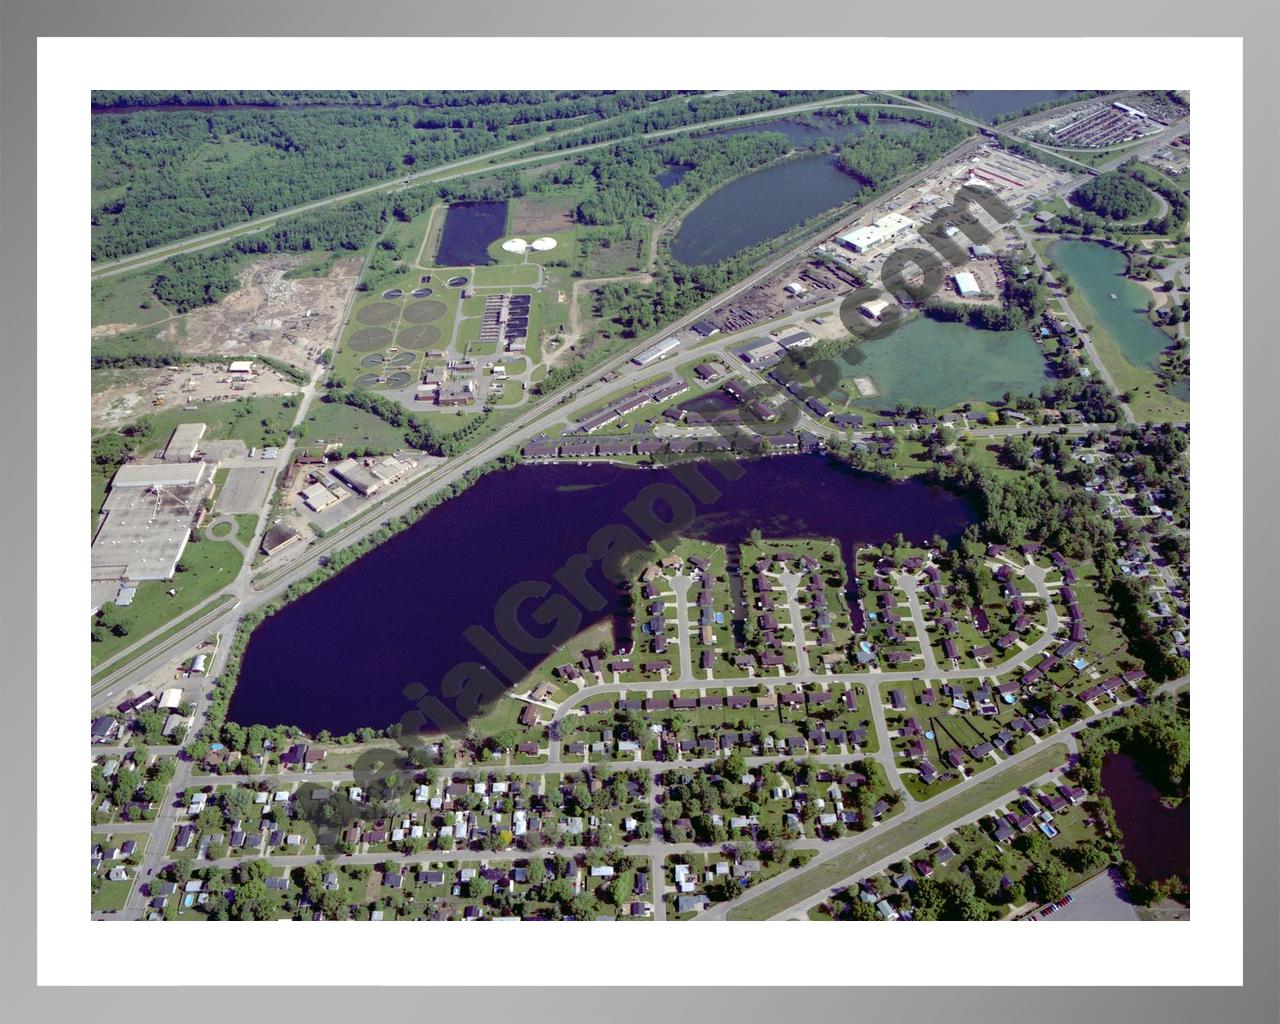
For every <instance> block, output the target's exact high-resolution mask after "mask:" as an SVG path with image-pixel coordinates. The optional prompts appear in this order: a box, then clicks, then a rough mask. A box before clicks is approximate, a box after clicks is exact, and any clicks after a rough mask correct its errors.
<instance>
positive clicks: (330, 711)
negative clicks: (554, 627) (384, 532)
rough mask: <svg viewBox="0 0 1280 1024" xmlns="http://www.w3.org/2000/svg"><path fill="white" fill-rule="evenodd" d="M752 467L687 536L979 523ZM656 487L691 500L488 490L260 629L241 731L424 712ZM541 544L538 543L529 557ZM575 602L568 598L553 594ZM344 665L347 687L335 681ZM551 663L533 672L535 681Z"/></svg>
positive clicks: (944, 495)
mask: <svg viewBox="0 0 1280 1024" xmlns="http://www.w3.org/2000/svg"><path fill="white" fill-rule="evenodd" d="M737 465H740V466H741V468H742V470H743V473H742V475H741V476H740V477H738V478H737V479H734V480H729V479H722V478H721V477H720V475H719V473H718V472H717V470H716V468H715V466H714V464H713V463H709V464H707V468H706V470H705V475H706V476H707V477H708V478H709V479H711V480H712V481H713V482H714V483H715V485H716V487H717V488H718V489H719V490H720V491H721V497H720V498H719V499H717V500H716V501H714V502H708V503H706V504H703V505H702V506H700V507H699V509H698V515H697V519H696V521H695V522H694V523H693V525H692V526H691V527H690V528H689V529H688V530H687V531H685V532H686V534H687V535H688V536H691V537H695V538H698V539H702V540H709V541H714V542H717V543H729V542H732V541H740V540H743V539H745V538H746V536H747V534H748V533H749V532H750V531H751V530H752V529H759V530H761V531H762V532H763V533H764V535H765V536H767V537H784V538H792V537H797V536H806V535H812V536H818V537H838V538H840V539H841V540H842V542H843V543H844V546H845V548H846V551H847V552H850V553H851V552H852V550H853V547H854V546H855V545H857V544H862V543H868V544H879V543H882V542H883V541H885V540H888V539H889V538H891V537H892V536H893V535H894V534H895V533H898V532H902V533H904V534H905V535H906V536H908V537H912V538H916V539H918V540H925V539H928V538H929V537H932V536H933V535H934V534H938V535H940V536H943V537H951V538H955V537H957V536H958V535H959V534H960V533H961V532H962V531H963V529H964V528H965V526H967V525H968V524H969V523H970V522H972V521H973V515H974V512H973V509H972V508H971V507H970V506H969V504H968V503H967V502H966V501H965V500H963V499H962V498H960V497H958V496H956V495H955V494H952V493H950V492H949V491H945V490H942V489H941V488H937V487H932V486H929V485H926V484H923V483H919V482H915V481H906V482H890V481H886V480H881V479H878V478H875V477H871V476H868V475H866V474H862V473H859V472H857V471H855V470H851V469H848V468H847V467H844V466H842V465H840V464H838V463H836V462H833V461H831V460H829V459H828V458H827V457H825V456H811V455H792V456H775V457H772V458H766V459H759V460H754V461H750V462H743V463H738V464H737ZM655 483H675V486H677V487H678V486H680V485H679V484H678V483H676V482H675V478H673V477H672V476H671V474H670V472H669V471H666V470H657V471H654V470H644V469H628V468H622V467H617V466H603V465H598V466H574V465H558V466H521V467H517V468H515V469H510V470H505V471H501V472H497V473H491V474H489V475H488V476H486V477H483V478H482V479H481V480H479V481H478V482H477V483H476V484H475V485H474V486H472V487H471V488H470V489H468V490H467V491H466V492H464V493H463V494H462V495H461V496H459V497H457V498H454V499H452V500H451V501H448V502H446V503H445V504H443V505H441V506H440V507H438V508H436V509H433V510H432V511H431V512H429V513H427V514H426V515H425V516H424V517H423V518H422V519H421V520H419V521H418V522H417V523H416V524H415V525H413V526H412V527H410V528H409V529H407V530H405V531H404V532H403V533H400V534H398V535H397V536H395V537H393V538H391V539H390V540H388V541H387V542H386V543H384V544H382V545H381V546H379V547H378V548H375V549H374V550H373V551H371V552H370V553H369V554H367V555H365V556H364V557H363V558H361V559H360V560H359V561H357V562H356V563H354V564H353V565H351V566H348V567H347V568H346V569H344V570H343V571H342V572H340V573H338V575H336V576H335V577H333V578H332V579H330V580H328V581H327V582H325V583H324V584H322V585H321V586H320V587H318V588H317V589H316V590H313V591H312V592H311V593H309V594H307V595H305V596H304V597H302V598H300V599H299V600H297V601H295V602H293V603H292V604H290V605H288V606H286V607H285V608H283V609H281V610H280V611H278V612H277V613H276V614H274V615H272V616H271V617H269V618H268V619H267V620H266V621H265V622H264V623H263V624H262V625H261V626H259V627H258V629H257V630H256V631H255V632H254V633H253V636H252V639H251V640H250V642H249V646H248V648H247V650H246V651H245V655H244V661H243V666H242V668H241V672H240V679H239V683H238V684H237V686H236V691H235V696H234V698H233V700H232V703H231V709H230V718H231V720H232V721H235V722H239V723H240V724H242V725H251V724H253V723H255V722H257V723H263V724H271V725H275V724H279V723H289V724H294V725H298V726H301V727H302V728H303V729H305V730H307V731H308V732H312V733H315V732H317V731H319V730H321V729H327V730H329V731H330V732H332V733H334V734H342V733H345V732H348V731H349V730H353V729H358V728H360V727H361V726H373V727H382V726H385V725H388V724H389V723H391V722H393V721H397V720H399V718H400V716H401V715H403V714H404V713H405V712H406V711H408V710H409V707H410V704H409V702H408V701H407V699H406V698H405V697H404V695H403V691H404V689H405V687H406V686H408V685H409V684H410V683H415V682H418V683H422V684H423V685H424V686H426V687H427V688H428V689H431V690H434V689H435V688H438V687H439V685H440V681H441V679H442V678H443V676H444V675H445V673H446V672H448V671H449V669H451V668H452V667H454V666H455V665H458V664H461V663H463V662H466V661H471V660H474V659H476V658H477V657H478V655H477V653H476V651H475V649H474V648H473V647H472V646H471V645H470V643H469V642H468V641H467V640H466V638H465V637H464V634H465V633H466V631H467V630H468V629H469V628H470V627H472V626H487V627H488V628H490V629H492V628H493V621H494V608H495V605H496V604H497V602H498V599H499V597H500V596H501V595H502V594H503V592H504V591H506V590H507V588H508V587H510V586H511V585H512V584H515V583H519V582H522V581H525V580H532V581H538V582H541V581H547V582H548V583H551V582H552V581H553V578H554V577H553V574H554V573H555V571H556V570H557V569H559V568H560V567H561V566H562V565H564V563H565V562H566V560H567V559H569V558H570V557H572V556H573V555H577V554H580V553H582V551H583V546H584V544H585V543H586V540H587V538H589V537H590V536H591V535H592V533H593V532H594V531H596V530H598V529H600V528H601V527H603V526H607V525H610V524H614V523H625V522H627V520H626V518H625V515H626V514H625V512H624V507H625V506H626V505H627V503H628V502H631V501H633V500H635V499H636V497H637V495H638V494H640V492H641V490H642V489H643V488H645V487H648V486H650V485H652V484H655ZM800 495H803V498H800V497H799V496H800ZM495 509H501V510H502V514H501V516H499V517H495V516H494V510H495ZM499 522H505V523H519V524H520V529H519V530H517V531H513V532H506V531H501V530H496V529H495V530H493V531H490V535H489V540H488V541H487V542H486V543H484V544H476V543H474V540H475V536H476V530H477V527H478V526H479V525H480V524H482V523H490V524H493V525H495V526H496V525H497V524H498V523H499ZM530 536H535V537H538V538H539V541H538V543H537V544H535V545H530V544H527V543H526V542H525V541H526V539H527V538H528V537H530ZM504 538H505V539H504ZM592 579H593V582H594V584H595V585H596V586H597V589H600V590H601V592H602V593H606V594H609V595H613V594H614V593H616V588H615V587H614V586H613V585H612V584H609V583H606V582H605V581H604V579H603V577H602V576H600V575H599V574H598V573H596V574H594V575H593V577H592ZM561 592H562V591H561V589H560V587H559V586H558V585H553V586H552V589H551V591H550V594H556V593H561ZM549 596H550V595H549ZM539 603H540V602H530V604H531V606H532V607H535V608H536V606H537V604H539ZM612 612H613V608H612V605H610V606H609V607H606V608H604V609H601V610H599V611H597V612H593V613H589V614H585V615H584V618H583V622H582V626H583V628H585V627H587V626H589V625H591V624H592V623H594V622H599V621H600V620H601V619H603V618H605V617H606V616H608V615H610V614H612ZM338 621H340V622H341V623H342V626H341V630H340V633H339V634H338V635H335V633H334V631H333V629H334V623H335V622H338ZM530 628H531V631H533V632H535V633H541V632H545V627H536V626H531V627H530ZM313 640H314V642H312V641H313ZM342 651H348V652H349V653H350V657H344V656H343V654H342V653H341V652H342ZM335 658H338V659H339V663H340V664H341V671H334V666H335V661H334V659H335ZM539 660H541V655H538V656H529V658H528V665H527V667H529V668H532V667H533V666H534V665H535V664H537V662H538V661H539Z"/></svg>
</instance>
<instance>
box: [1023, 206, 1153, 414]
mask: <svg viewBox="0 0 1280 1024" xmlns="http://www.w3.org/2000/svg"><path fill="white" fill-rule="evenodd" d="M1013 229H1014V231H1016V232H1017V233H1018V237H1019V238H1021V239H1022V241H1023V242H1024V243H1025V244H1026V246H1027V250H1028V251H1029V252H1030V253H1031V257H1032V259H1034V260H1035V264H1036V267H1037V268H1039V270H1040V272H1041V273H1043V274H1044V275H1045V280H1046V281H1047V282H1048V284H1049V287H1050V289H1051V290H1052V291H1053V293H1054V295H1055V296H1056V297H1058V298H1059V299H1061V300H1062V301H1061V302H1059V305H1060V306H1061V307H1062V315H1063V316H1064V317H1065V318H1066V321H1067V323H1069V324H1070V325H1071V326H1072V327H1073V328H1075V332H1076V336H1077V337H1078V338H1079V339H1080V343H1081V344H1082V345H1083V346H1084V350H1085V353H1086V354H1087V355H1088V356H1089V362H1090V363H1092V364H1093V369H1094V372H1095V373H1097V375H1098V376H1099V377H1101V378H1102V381H1103V383H1104V384H1106V385H1107V387H1108V388H1110V389H1111V393H1112V394H1113V395H1115V398H1116V402H1117V404H1119V406H1120V411H1121V412H1122V413H1123V414H1124V418H1125V422H1126V423H1133V422H1134V415H1133V410H1132V409H1131V408H1129V403H1128V402H1126V401H1125V400H1124V399H1123V398H1122V397H1121V391H1120V389H1119V388H1117V387H1116V382H1115V378H1114V377H1112V376H1111V371H1110V370H1109V369H1107V364H1106V363H1104V362H1103V361H1102V357H1101V356H1100V355H1098V350H1097V349H1096V348H1095V347H1094V345H1093V339H1092V338H1090V337H1089V332H1088V331H1086V330H1085V327H1084V324H1082V323H1081V322H1080V320H1079V318H1078V317H1077V316H1076V313H1075V310H1074V309H1072V307H1071V303H1070V302H1068V301H1067V296H1066V293H1065V292H1063V291H1062V285H1061V283H1060V282H1059V280H1058V278H1057V276H1056V275H1055V274H1054V273H1053V271H1051V270H1049V268H1048V265H1047V264H1046V263H1045V261H1044V260H1043V259H1041V257H1040V253H1039V252H1037V251H1036V247H1035V246H1034V245H1032V244H1031V235H1030V233H1029V232H1028V231H1027V229H1026V228H1024V227H1023V226H1022V225H1021V224H1017V223H1015V224H1014V225H1013Z"/></svg>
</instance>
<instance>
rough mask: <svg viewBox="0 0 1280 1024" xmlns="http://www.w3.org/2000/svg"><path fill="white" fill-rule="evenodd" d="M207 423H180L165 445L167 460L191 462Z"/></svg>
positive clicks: (165, 458)
mask: <svg viewBox="0 0 1280 1024" xmlns="http://www.w3.org/2000/svg"><path fill="white" fill-rule="evenodd" d="M205 429H206V427H205V424H203V423H179V424H178V425H177V426H176V427H174V428H173V433H172V434H171V435H170V436H169V443H168V444H166V445H165V446H164V461H165V462H190V461H191V460H192V458H194V457H195V454H196V448H197V446H199V444H200V439H201V438H203V437H204V432H205Z"/></svg>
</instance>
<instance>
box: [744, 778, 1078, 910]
mask: <svg viewBox="0 0 1280 1024" xmlns="http://www.w3.org/2000/svg"><path fill="white" fill-rule="evenodd" d="M1054 777H1055V773H1054V772H1045V773H1044V774H1043V775H1040V776H1038V777H1037V778H1035V779H1033V780H1032V781H1031V782H1029V783H1027V784H1026V785H1025V786H1023V787H1019V791H1021V790H1022V789H1025V788H1027V787H1031V788H1034V787H1036V786H1041V785H1044V784H1045V783H1046V782H1049V781H1051V780H1052V779H1053V778H1054ZM947 792H948V794H950V793H951V792H952V791H951V790H948V791H947ZM1014 793H1015V791H1014V790H1010V791H1009V792H1008V793H1003V794H1001V795H1000V796H998V797H996V799H994V800H989V801H988V802H987V803H985V804H983V805H982V806H981V807H979V808H978V809H977V810H976V811H974V812H972V813H971V814H966V815H962V816H961V817H959V818H956V819H954V820H952V821H950V822H948V823H947V824H945V825H943V826H942V827H941V828H936V829H934V830H933V831H932V832H930V833H929V834H928V835H926V836H923V837H922V838H920V839H918V840H916V841H915V842H913V843H909V844H907V845H906V846H904V847H901V848H900V849H897V850H894V851H893V853H891V854H889V855H888V856H886V857H881V858H880V859H879V860H877V861H873V862H872V863H870V864H868V865H867V866H866V867H864V868H862V869H861V870H859V871H857V872H855V873H854V874H852V875H849V876H848V877H846V878H844V879H842V880H841V881H839V882H837V883H836V884H835V885H832V886H828V887H827V888H826V889H824V890H823V891H822V892H820V893H818V895H816V896H813V897H811V898H809V899H807V900H803V901H802V902H800V903H796V904H794V905H792V906H790V907H788V908H787V909H786V910H783V911H781V912H779V913H777V914H774V915H773V917H771V918H769V920H770V921H805V920H808V917H809V911H810V910H812V909H813V908H814V907H818V906H821V905H822V904H823V903H825V902H826V901H827V900H828V899H830V898H831V896H832V894H833V893H836V892H839V891H840V890H841V889H847V888H849V887H850V886H852V885H854V884H856V883H857V882H858V881H859V880H861V879H863V878H870V877H871V876H872V875H874V874H877V873H878V872H881V871H883V870H884V869H885V868H887V867H888V866H889V865H890V864H894V863H897V862H898V861H900V860H902V859H903V858H905V857H908V856H910V855H911V854H912V853H914V852H915V851H917V850H923V849H924V848H925V847H927V846H929V845H930V844H931V843H938V842H941V841H942V840H944V839H946V838H947V836H949V835H951V833H953V832H954V831H955V830H956V829H958V828H960V827H961V826H962V825H968V824H971V823H972V822H975V821H981V820H982V819H983V818H985V817H986V816H987V815H988V814H991V813H992V812H994V811H997V810H999V809H1000V808H1002V807H1004V806H1005V805H1006V804H1008V803H1009V801H1010V799H1012V797H1013V796H1014ZM898 820H899V819H896V818H895V819H892V820H891V821H890V822H889V823H888V824H895V823H896V822H897V821H898ZM760 891H761V890H759V889H757V890H756V895H757V896H758V895H759V894H760Z"/></svg>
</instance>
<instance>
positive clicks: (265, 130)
mask: <svg viewBox="0 0 1280 1024" xmlns="http://www.w3.org/2000/svg"><path fill="white" fill-rule="evenodd" d="M823 95H827V94H824V93H818V92H805V93H788V92H785V91H777V92H759V93H735V94H732V95H729V96H692V97H690V96H684V95H676V94H673V93H672V92H670V91H651V92H610V93H599V92H555V93H552V92H519V91H514V92H498V91H493V92H480V93H477V92H439V93H436V92H426V93H417V92H414V93H407V92H381V93H372V94H364V93H324V92H279V91H274V92H273V91H263V92H258V91H242V92H232V93H210V92H194V93H182V92H177V93H175V92H157V91H152V92H145V91H144V92H128V91H123V92H100V93H97V94H95V96H94V102H95V105H96V106H97V107H98V108H99V109H101V108H110V107H120V106H123V107H125V108H126V109H125V111H124V112H122V113H107V114H99V115H98V116H95V117H94V118H93V119H92V184H93V205H92V213H91V223H92V227H93V234H92V256H93V258H94V259H95V260H108V259H115V258H117V257H121V256H126V255H129V254H131V253H135V252H140V251H142V250H145V249H148V248H150V247H153V246H156V245H161V244H164V243H165V242H170V241H173V240H175V239H179V238H185V237H188V236H190V235H194V234H199V233H201V232H205V231H213V230H218V229H222V228H226V227H230V226H234V225H235V224H239V223H243V222H244V221H246V220H250V219H252V218H254V217H259V216H263V215H265V214H270V213H274V212H277V211H279V210H283V209H288V208H289V207H292V206H296V205H298V204H300V203H304V202H307V201H309V200H313V199H318V198H321V197H324V196H329V195H333V194H335V193H339V192H344V191H348V190H350V189H355V188H359V187H360V186H362V185H368V184H373V183H379V182H385V181H389V180H392V179H394V178H395V176H396V175H397V174H406V173H411V172H412V171H413V170H415V169H422V168H424V167H433V166H436V165H438V164H441V163H447V162H449V161H453V160H459V159H463V158H466V157H474V156H477V155H480V154H482V153H486V152H488V151H490V150H493V149H495V148H498V147H500V146H502V145H504V144H510V143H516V142H520V141H529V140H537V137H538V136H540V135H544V136H550V135H553V134H555V133H563V132H569V134H567V135H565V136H564V137H556V138H548V139H547V141H546V142H536V144H535V145H533V146H530V147H527V150H526V151H527V152H530V153H534V152H539V151H544V150H554V149H557V148H561V147H564V146H576V145H582V144H584V143H590V142H599V141H607V140H609V139H614V138H623V137H626V136H630V135H633V134H635V133H636V132H642V131H657V130H663V129H670V128H675V127H683V126H687V125H696V124H700V123H703V122H705V121H710V120H716V119H718V118H723V117H731V116H735V115H739V114H744V113H755V112H759V111H767V110H771V109H774V108H775V107H779V106H785V105H788V104H792V103H800V102H805V101H806V100H809V99H812V98H815V97H821V96H823ZM175 105H176V106H178V107H179V108H181V109H177V110H174V109H170V108H172V107H173V106H175ZM134 106H142V107H143V109H141V110H137V109H132V108H133V107H134ZM155 107H164V108H165V109H147V108H155Z"/></svg>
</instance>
